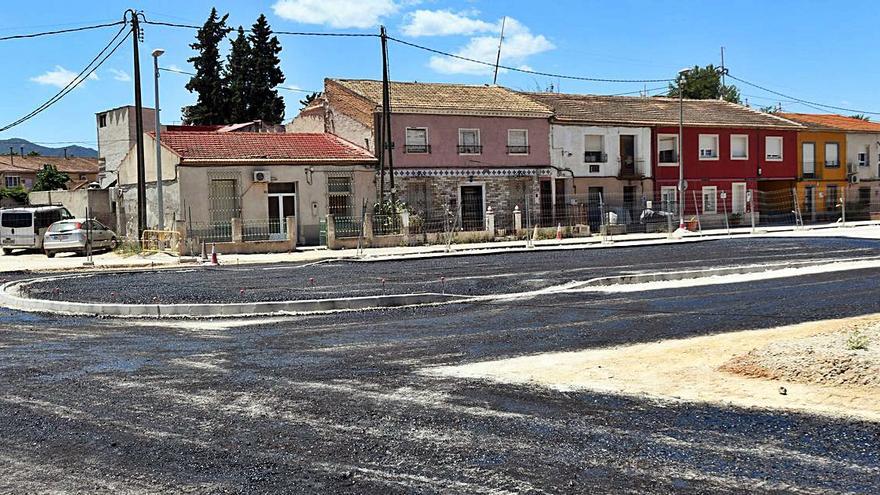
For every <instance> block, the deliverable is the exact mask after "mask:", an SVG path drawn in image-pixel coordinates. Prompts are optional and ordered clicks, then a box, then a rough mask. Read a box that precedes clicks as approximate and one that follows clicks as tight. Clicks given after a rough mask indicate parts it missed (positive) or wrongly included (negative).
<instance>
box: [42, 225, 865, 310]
mask: <svg viewBox="0 0 880 495" xmlns="http://www.w3.org/2000/svg"><path fill="white" fill-rule="evenodd" d="M860 256H861V257H867V256H880V243H878V242H877V241H872V240H855V239H839V238H837V239H836V238H795V239H718V240H711V241H706V242H697V243H689V244H671V245H658V246H642V247H633V248H609V249H588V250H564V251H536V252H530V253H509V254H491V255H474V256H454V257H444V258H428V259H417V260H407V261H381V262H356V261H334V262H327V263H320V264H307V265H289V264H288V265H280V264H279V265H267V266H246V267H245V266H240V267H236V266H230V265H225V266H220V267H214V268H188V269H183V270H160V271H136V272H125V273H113V274H96V275H92V276H89V277H84V278H77V279H69V280H63V281H58V282H46V283H36V284H33V285H31V286H30V287H29V294H30V296H31V297H36V298H44V299H60V300H67V301H80V302H117V303H127V304H152V303H156V302H164V303H173V302H178V303H229V302H253V301H287V300H297V299H320V298H337V297H353V296H369V295H378V294H383V293H389V294H401V293H417V292H446V293H452V294H463V295H473V294H493V293H499V292H502V293H504V292H520V291H529V290H534V289H539V288H543V287H548V286H552V285H556V284H560V283H566V282H570V281H573V280H581V281H583V280H588V279H590V278H594V277H602V276H608V275H617V274H622V273H633V272H645V271H660V270H684V269H698V268H710V267H716V266H722V265H723V266H732V265H737V264H752V263H766V262H783V261H803V260H830V259H834V258H841V257H860Z"/></svg>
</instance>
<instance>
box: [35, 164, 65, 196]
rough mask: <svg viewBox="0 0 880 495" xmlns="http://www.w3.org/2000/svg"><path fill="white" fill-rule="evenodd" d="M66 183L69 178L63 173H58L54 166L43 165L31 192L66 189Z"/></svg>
mask: <svg viewBox="0 0 880 495" xmlns="http://www.w3.org/2000/svg"><path fill="white" fill-rule="evenodd" d="M68 181H70V177H68V175H67V174H65V173H64V172H59V171H58V169H57V168H55V165H43V169H42V170H40V171H39V172H37V178H36V180H35V181H34V187H32V188H31V190H32V191H55V190H57V189H67V182H68Z"/></svg>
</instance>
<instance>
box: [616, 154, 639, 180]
mask: <svg viewBox="0 0 880 495" xmlns="http://www.w3.org/2000/svg"><path fill="white" fill-rule="evenodd" d="M618 161H619V162H620V172H618V173H617V178H618V179H623V180H639V179H642V178H644V177H645V174H643V173H641V172H640V171H639V170H640V169H641V168H642V166H641V165H642V164H643V163H644V162H645V161H644V160H643V159H641V158H635V159H628V160H618Z"/></svg>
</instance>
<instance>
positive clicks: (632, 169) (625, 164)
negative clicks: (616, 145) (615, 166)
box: [620, 134, 636, 177]
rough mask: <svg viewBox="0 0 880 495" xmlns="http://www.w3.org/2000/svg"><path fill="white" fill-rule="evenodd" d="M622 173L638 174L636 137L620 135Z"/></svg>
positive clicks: (625, 174)
mask: <svg viewBox="0 0 880 495" xmlns="http://www.w3.org/2000/svg"><path fill="white" fill-rule="evenodd" d="M620 174H621V175H624V176H628V177H632V176H634V175H636V137H635V136H630V135H626V134H621V135H620Z"/></svg>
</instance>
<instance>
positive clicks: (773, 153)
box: [764, 136, 782, 162]
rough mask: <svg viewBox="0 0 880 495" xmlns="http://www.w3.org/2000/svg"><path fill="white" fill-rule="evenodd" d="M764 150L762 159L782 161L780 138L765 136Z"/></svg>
mask: <svg viewBox="0 0 880 495" xmlns="http://www.w3.org/2000/svg"><path fill="white" fill-rule="evenodd" d="M764 148H765V149H764V158H766V159H767V160H770V161H775V162H778V161H782V137H780V136H767V138H766V140H765V146H764Z"/></svg>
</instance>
